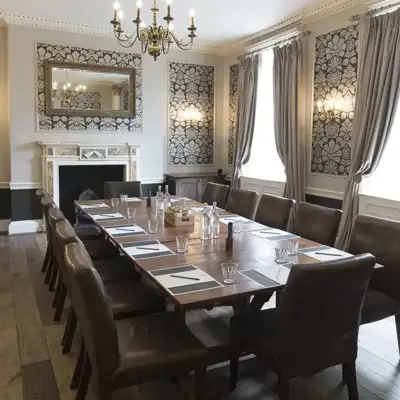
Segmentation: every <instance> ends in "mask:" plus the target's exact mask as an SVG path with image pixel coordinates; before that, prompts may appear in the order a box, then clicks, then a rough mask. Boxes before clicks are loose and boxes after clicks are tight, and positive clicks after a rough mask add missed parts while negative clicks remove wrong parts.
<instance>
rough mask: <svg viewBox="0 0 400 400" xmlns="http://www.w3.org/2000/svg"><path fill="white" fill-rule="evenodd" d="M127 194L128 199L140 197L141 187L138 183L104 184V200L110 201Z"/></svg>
mask: <svg viewBox="0 0 400 400" xmlns="http://www.w3.org/2000/svg"><path fill="white" fill-rule="evenodd" d="M121 194H127V195H128V196H129V197H141V196H142V186H141V184H140V181H132V182H110V181H108V182H104V198H105V199H111V198H113V197H119V196H120V195H121Z"/></svg>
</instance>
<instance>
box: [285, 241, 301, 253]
mask: <svg viewBox="0 0 400 400" xmlns="http://www.w3.org/2000/svg"><path fill="white" fill-rule="evenodd" d="M287 245H288V255H289V256H295V255H297V251H298V250H299V239H297V238H296V239H288V241H287Z"/></svg>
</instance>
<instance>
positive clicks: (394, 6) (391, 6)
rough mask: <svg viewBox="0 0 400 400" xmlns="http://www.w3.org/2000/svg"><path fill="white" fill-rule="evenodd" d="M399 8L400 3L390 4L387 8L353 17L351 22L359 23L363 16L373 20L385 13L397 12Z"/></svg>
mask: <svg viewBox="0 0 400 400" xmlns="http://www.w3.org/2000/svg"><path fill="white" fill-rule="evenodd" d="M399 7H400V2H397V3H392V4H388V5H387V6H383V7H380V8H376V9H374V10H370V11H367V12H365V13H361V14H356V15H353V16H352V17H350V21H359V20H360V18H361V16H362V15H364V16H365V17H366V18H371V17H374V16H376V15H379V14H381V13H384V11H387V12H390V10H393V11H395V9H397V8H399Z"/></svg>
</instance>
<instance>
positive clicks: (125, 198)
mask: <svg viewBox="0 0 400 400" xmlns="http://www.w3.org/2000/svg"><path fill="white" fill-rule="evenodd" d="M119 198H120V199H121V203H126V202H127V201H128V195H127V194H120V195H119Z"/></svg>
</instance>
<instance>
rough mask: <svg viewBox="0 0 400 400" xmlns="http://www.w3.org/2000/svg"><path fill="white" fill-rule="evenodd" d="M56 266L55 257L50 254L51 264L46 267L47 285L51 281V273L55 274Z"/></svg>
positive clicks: (45, 281)
mask: <svg viewBox="0 0 400 400" xmlns="http://www.w3.org/2000/svg"><path fill="white" fill-rule="evenodd" d="M54 268H55V266H54V258H53V257H52V256H51V255H50V259H49V265H48V266H47V269H46V276H45V278H44V283H45V284H46V285H47V284H48V283H49V282H50V278H51V275H52V274H53V269H54Z"/></svg>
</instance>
